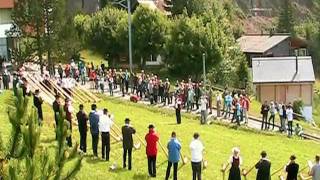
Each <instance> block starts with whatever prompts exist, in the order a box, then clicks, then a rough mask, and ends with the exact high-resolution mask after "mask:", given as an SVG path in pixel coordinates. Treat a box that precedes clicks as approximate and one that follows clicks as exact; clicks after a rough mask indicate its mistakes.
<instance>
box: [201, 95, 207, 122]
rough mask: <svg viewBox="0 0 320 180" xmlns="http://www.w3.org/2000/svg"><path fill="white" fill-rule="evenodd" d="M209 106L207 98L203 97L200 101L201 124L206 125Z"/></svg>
mask: <svg viewBox="0 0 320 180" xmlns="http://www.w3.org/2000/svg"><path fill="white" fill-rule="evenodd" d="M207 104H208V101H207V98H206V96H205V95H203V96H201V99H200V111H201V119H200V122H201V124H205V123H206V121H207Z"/></svg>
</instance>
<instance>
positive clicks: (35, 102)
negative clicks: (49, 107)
mask: <svg viewBox="0 0 320 180" xmlns="http://www.w3.org/2000/svg"><path fill="white" fill-rule="evenodd" d="M42 103H43V100H42V98H41V97H40V91H39V89H37V90H36V91H35V92H34V95H33V105H34V107H36V108H37V112H38V120H39V124H41V122H42V120H43V113H42Z"/></svg>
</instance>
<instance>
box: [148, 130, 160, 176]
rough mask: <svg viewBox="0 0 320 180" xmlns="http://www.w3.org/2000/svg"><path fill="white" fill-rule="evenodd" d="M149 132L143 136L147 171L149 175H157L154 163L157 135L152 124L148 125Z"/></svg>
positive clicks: (156, 151) (156, 150)
mask: <svg viewBox="0 0 320 180" xmlns="http://www.w3.org/2000/svg"><path fill="white" fill-rule="evenodd" d="M148 128H149V132H148V134H147V135H146V136H145V140H146V142H147V147H146V153H147V158H148V173H149V176H151V177H156V176H157V170H156V164H157V153H158V147H157V142H158V141H159V135H158V134H157V133H156V131H155V127H154V125H153V124H150V125H149V127H148Z"/></svg>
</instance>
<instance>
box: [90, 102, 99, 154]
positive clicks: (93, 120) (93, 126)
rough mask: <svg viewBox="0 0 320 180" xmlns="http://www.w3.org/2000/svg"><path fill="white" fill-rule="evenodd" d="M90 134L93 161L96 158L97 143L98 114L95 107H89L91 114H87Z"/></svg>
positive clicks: (94, 105)
mask: <svg viewBox="0 0 320 180" xmlns="http://www.w3.org/2000/svg"><path fill="white" fill-rule="evenodd" d="M89 122H90V132H91V136H92V151H93V156H94V159H96V158H97V157H98V142H99V114H98V112H97V105H96V104H92V105H91V112H90V113H89Z"/></svg>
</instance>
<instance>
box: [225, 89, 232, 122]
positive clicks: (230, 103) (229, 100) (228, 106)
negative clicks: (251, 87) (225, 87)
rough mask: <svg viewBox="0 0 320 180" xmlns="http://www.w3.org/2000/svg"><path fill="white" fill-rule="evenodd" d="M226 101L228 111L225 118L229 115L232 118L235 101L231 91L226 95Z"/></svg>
mask: <svg viewBox="0 0 320 180" xmlns="http://www.w3.org/2000/svg"><path fill="white" fill-rule="evenodd" d="M224 101H225V104H226V112H225V116H224V118H227V116H228V118H230V115H231V108H232V101H233V98H232V96H231V94H230V93H228V94H227V95H226V96H225V98H224Z"/></svg>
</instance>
